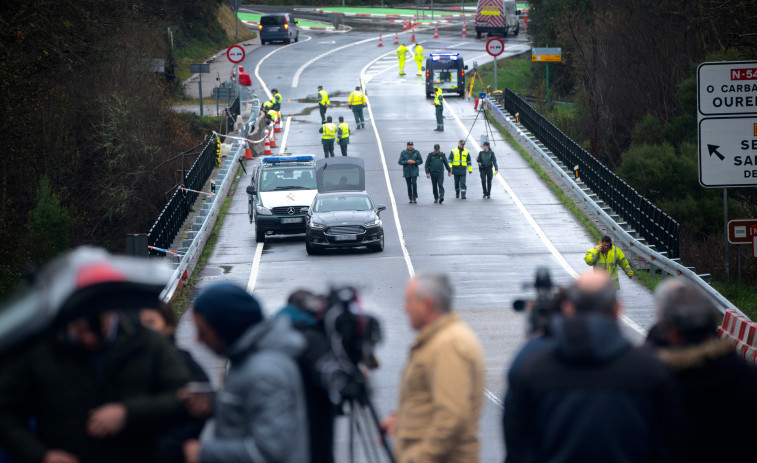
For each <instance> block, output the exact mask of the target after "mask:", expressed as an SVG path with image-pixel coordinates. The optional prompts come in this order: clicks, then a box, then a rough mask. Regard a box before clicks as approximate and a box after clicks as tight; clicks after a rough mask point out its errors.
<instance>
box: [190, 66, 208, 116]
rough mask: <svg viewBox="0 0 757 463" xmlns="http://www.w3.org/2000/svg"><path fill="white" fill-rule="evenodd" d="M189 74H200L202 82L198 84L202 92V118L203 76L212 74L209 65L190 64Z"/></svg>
mask: <svg viewBox="0 0 757 463" xmlns="http://www.w3.org/2000/svg"><path fill="white" fill-rule="evenodd" d="M189 72H191V73H192V74H199V77H200V80H199V81H198V82H197V88H198V90H199V91H200V116H202V115H203V114H202V75H203V74H210V65H209V64H190V65H189Z"/></svg>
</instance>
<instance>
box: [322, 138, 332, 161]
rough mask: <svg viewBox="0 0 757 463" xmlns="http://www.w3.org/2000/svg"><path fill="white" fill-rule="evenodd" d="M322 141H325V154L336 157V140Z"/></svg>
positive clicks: (323, 141) (325, 155)
mask: <svg viewBox="0 0 757 463" xmlns="http://www.w3.org/2000/svg"><path fill="white" fill-rule="evenodd" d="M321 143H323V156H324V157H326V158H327V157H329V156H331V157H332V158H333V157H334V140H333V139H331V140H321Z"/></svg>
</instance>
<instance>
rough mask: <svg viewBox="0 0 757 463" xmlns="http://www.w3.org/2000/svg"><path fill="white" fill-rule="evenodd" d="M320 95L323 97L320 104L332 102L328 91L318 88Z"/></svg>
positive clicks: (324, 104)
mask: <svg viewBox="0 0 757 463" xmlns="http://www.w3.org/2000/svg"><path fill="white" fill-rule="evenodd" d="M318 96H320V97H321V101H319V102H318V104H320V105H323V106H326V105H327V104H329V103H331V102H330V101H329V94H328V93H326V90H318Z"/></svg>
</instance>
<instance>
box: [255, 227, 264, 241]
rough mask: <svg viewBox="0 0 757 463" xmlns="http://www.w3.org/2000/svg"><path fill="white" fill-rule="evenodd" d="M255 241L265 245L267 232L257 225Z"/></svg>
mask: <svg viewBox="0 0 757 463" xmlns="http://www.w3.org/2000/svg"><path fill="white" fill-rule="evenodd" d="M255 241H256V242H258V243H265V232H264V231H263V230H261V229H260V227H258V226H257V225H255Z"/></svg>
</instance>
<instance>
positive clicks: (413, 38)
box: [410, 28, 415, 42]
mask: <svg viewBox="0 0 757 463" xmlns="http://www.w3.org/2000/svg"><path fill="white" fill-rule="evenodd" d="M410 41H411V42H415V28H413V35H411V36H410Z"/></svg>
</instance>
